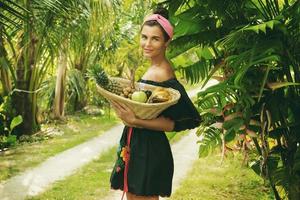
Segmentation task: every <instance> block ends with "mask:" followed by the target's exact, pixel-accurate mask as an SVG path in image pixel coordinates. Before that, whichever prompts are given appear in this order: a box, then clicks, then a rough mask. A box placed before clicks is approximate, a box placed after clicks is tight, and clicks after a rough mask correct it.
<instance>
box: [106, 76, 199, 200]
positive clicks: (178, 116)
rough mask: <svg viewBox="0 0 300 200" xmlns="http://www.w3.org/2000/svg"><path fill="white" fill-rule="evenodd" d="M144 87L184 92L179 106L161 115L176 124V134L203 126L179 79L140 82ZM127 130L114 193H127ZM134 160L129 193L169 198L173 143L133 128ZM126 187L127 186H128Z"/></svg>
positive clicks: (114, 173)
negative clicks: (151, 86)
mask: <svg viewBox="0 0 300 200" xmlns="http://www.w3.org/2000/svg"><path fill="white" fill-rule="evenodd" d="M140 82H142V83H147V84H152V85H156V86H161V87H171V88H173V89H176V90H178V91H179V92H180V94H181V97H180V99H179V101H178V103H177V104H175V105H173V106H171V107H169V108H167V109H166V110H164V111H163V112H162V113H161V114H160V115H162V116H165V117H168V118H170V119H172V120H174V122H175V127H174V131H182V130H186V129H193V128H195V127H197V126H199V124H200V122H201V117H200V115H199V113H198V111H197V110H196V108H195V107H194V105H193V103H192V102H191V100H190V99H189V97H188V95H187V93H186V91H185V89H184V87H183V86H182V85H181V84H180V82H179V81H178V80H177V79H175V78H174V79H169V80H167V81H164V82H154V81H150V80H140ZM129 129H130V128H129V127H127V126H125V128H124V130H123V134H122V137H121V139H120V144H119V148H118V151H117V161H116V163H115V166H114V168H113V171H112V174H111V178H110V182H111V188H112V189H120V190H123V189H124V171H125V173H126V170H124V168H125V162H124V160H126V159H125V157H126V156H125V154H126V153H125V151H124V150H125V146H126V143H127V135H128V130H129ZM130 138H131V140H130V145H129V146H130V152H129V154H130V159H129V161H128V169H127V173H126V176H127V178H126V179H127V187H128V192H130V193H132V194H136V195H140V196H163V197H169V196H170V195H171V191H172V178H173V171H174V166H173V157H172V152H171V148H170V144H169V141H168V139H167V137H166V135H165V133H164V132H163V131H154V130H149V129H142V128H132V135H131V137H130ZM125 185H126V184H125Z"/></svg>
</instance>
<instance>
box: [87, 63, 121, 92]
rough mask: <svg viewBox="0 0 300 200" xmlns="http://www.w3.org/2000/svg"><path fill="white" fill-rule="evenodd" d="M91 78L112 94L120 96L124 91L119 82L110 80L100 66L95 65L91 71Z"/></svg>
mask: <svg viewBox="0 0 300 200" xmlns="http://www.w3.org/2000/svg"><path fill="white" fill-rule="evenodd" d="M89 76H90V77H91V78H93V79H94V80H95V81H96V83H97V84H98V85H99V86H101V87H102V88H104V89H106V90H108V91H110V92H112V93H115V94H117V95H120V94H121V93H122V91H123V88H122V86H121V85H120V84H119V83H118V82H117V81H115V80H110V79H109V77H108V76H107V74H106V73H105V71H104V70H103V69H102V68H101V67H100V65H94V66H93V67H92V68H91V69H90V70H89Z"/></svg>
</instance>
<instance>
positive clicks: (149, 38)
mask: <svg viewBox="0 0 300 200" xmlns="http://www.w3.org/2000/svg"><path fill="white" fill-rule="evenodd" d="M140 45H141V47H142V49H143V54H144V56H145V57H146V58H153V57H157V56H159V55H164V53H165V51H166V47H167V45H168V42H165V40H164V36H163V33H162V30H161V29H160V27H158V26H148V25H144V26H143V28H142V31H141V40H140Z"/></svg>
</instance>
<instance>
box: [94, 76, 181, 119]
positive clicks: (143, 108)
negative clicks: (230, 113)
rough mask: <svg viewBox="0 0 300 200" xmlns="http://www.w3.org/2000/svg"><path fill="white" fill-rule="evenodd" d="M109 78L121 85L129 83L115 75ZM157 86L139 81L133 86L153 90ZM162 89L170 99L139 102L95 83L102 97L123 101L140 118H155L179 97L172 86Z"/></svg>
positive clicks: (124, 85)
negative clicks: (168, 94)
mask: <svg viewBox="0 0 300 200" xmlns="http://www.w3.org/2000/svg"><path fill="white" fill-rule="evenodd" d="M110 79H112V80H116V81H117V82H118V83H120V84H121V86H122V87H127V86H129V85H130V80H127V79H123V78H116V77H111V78H110ZM157 87H158V86H154V85H150V84H145V83H139V82H136V83H135V88H137V89H143V90H150V91H153V90H154V89H155V88H157ZM164 89H166V90H167V91H168V92H169V93H170V95H171V99H170V100H169V101H166V102H162V103H140V102H136V101H132V100H131V99H127V98H125V97H121V96H119V95H116V94H114V93H112V92H109V91H107V90H105V89H103V88H102V87H101V86H99V85H97V90H98V92H99V93H100V94H101V95H102V96H103V97H105V98H106V99H108V100H113V101H117V102H119V103H123V104H125V105H127V106H128V107H129V108H130V109H131V110H132V111H133V112H134V113H135V115H136V116H137V117H138V118H140V119H153V118H156V117H157V116H158V115H159V114H160V113H161V112H162V111H163V110H165V109H166V108H168V107H170V106H171V105H174V104H176V103H177V102H178V100H179V98H180V93H179V92H178V91H177V90H174V89H172V88H164Z"/></svg>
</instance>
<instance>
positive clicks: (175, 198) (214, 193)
mask: <svg viewBox="0 0 300 200" xmlns="http://www.w3.org/2000/svg"><path fill="white" fill-rule="evenodd" d="M241 163H242V159H241V156H239V155H237V156H236V157H233V156H231V157H227V158H226V160H225V161H224V163H223V164H222V165H221V164H220V155H212V156H209V157H206V158H200V159H199V160H197V161H196V162H195V163H194V165H193V167H192V170H191V171H190V172H189V174H188V178H187V179H186V180H184V181H183V183H182V184H181V186H180V187H179V188H178V189H177V190H176V192H175V193H173V195H172V196H171V198H170V199H171V200H215V199H222V200H269V199H273V198H272V195H271V192H270V190H269V188H267V187H265V186H264V184H263V180H262V179H261V178H260V177H258V176H257V175H256V174H255V173H254V172H253V171H252V170H251V169H249V168H247V167H245V166H242V165H241Z"/></svg>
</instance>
